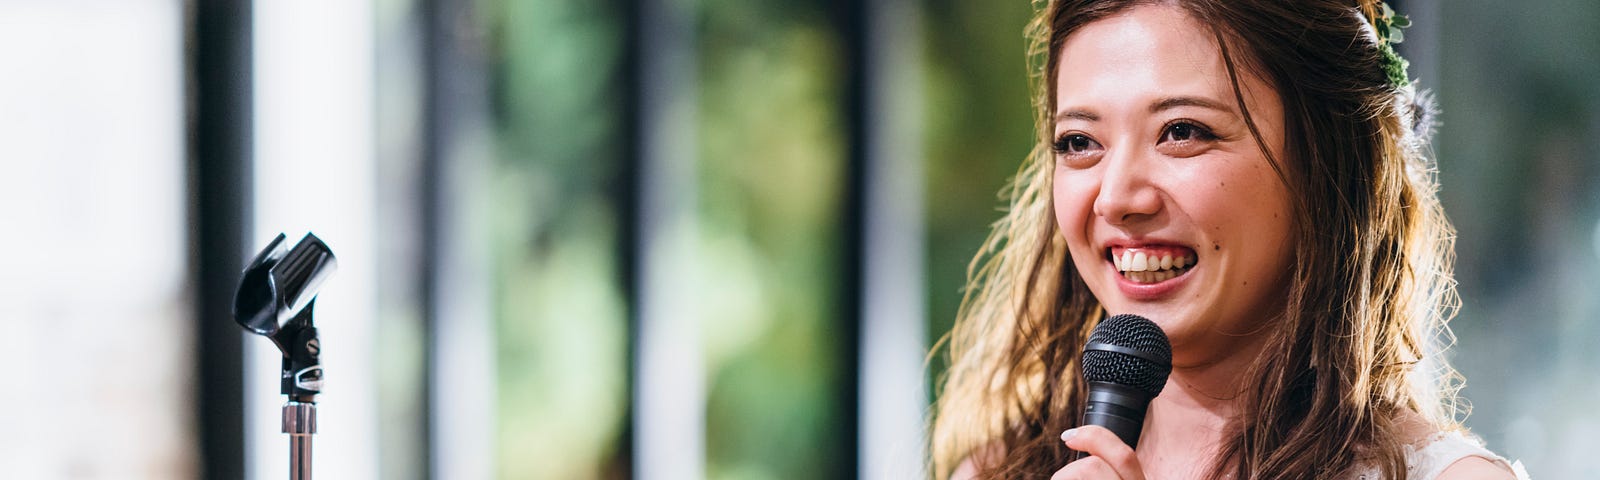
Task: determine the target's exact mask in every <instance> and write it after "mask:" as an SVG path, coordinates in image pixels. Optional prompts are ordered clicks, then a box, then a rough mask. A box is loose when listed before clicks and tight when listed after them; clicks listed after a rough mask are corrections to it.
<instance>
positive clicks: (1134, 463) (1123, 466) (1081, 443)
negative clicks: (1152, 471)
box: [1061, 425, 1144, 480]
mask: <svg viewBox="0 0 1600 480" xmlns="http://www.w3.org/2000/svg"><path fill="white" fill-rule="evenodd" d="M1061 440H1062V441H1065V442H1066V443H1067V448H1071V449H1073V450H1077V451H1080V452H1084V453H1088V454H1089V455H1093V456H1094V457H1095V458H1099V459H1100V460H1102V461H1104V462H1105V463H1106V464H1107V465H1109V466H1110V467H1111V469H1112V470H1114V471H1116V473H1117V476H1118V477H1120V478H1122V479H1123V480H1141V479H1143V478H1144V469H1143V468H1140V466H1139V457H1138V456H1136V455H1134V453H1133V448H1132V447H1129V446H1128V444H1126V443H1122V439H1121V438H1118V437H1117V434H1115V433H1111V431H1110V430H1106V429H1105V427H1101V426H1098V425H1085V426H1082V427H1078V428H1074V429H1071V430H1067V431H1065V432H1062V433H1061ZM1079 461H1080V462H1081V461H1082V460H1079ZM1073 463H1078V462H1073Z"/></svg>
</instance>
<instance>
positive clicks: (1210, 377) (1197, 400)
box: [1138, 335, 1265, 479]
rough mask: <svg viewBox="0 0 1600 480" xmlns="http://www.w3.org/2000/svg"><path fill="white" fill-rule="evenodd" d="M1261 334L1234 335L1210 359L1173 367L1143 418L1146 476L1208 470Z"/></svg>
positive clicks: (1261, 340)
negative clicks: (1223, 351) (1229, 343)
mask: <svg viewBox="0 0 1600 480" xmlns="http://www.w3.org/2000/svg"><path fill="white" fill-rule="evenodd" d="M1264 337H1265V335H1255V336H1252V337H1251V338H1248V339H1243V338H1241V339H1239V340H1242V341H1240V342H1236V343H1235V344H1234V346H1235V347H1236V348H1234V349H1232V350H1231V351H1229V352H1227V353H1226V354H1225V355H1220V356H1217V357H1215V358H1214V359H1212V360H1211V361H1206V362H1201V363H1197V364H1190V365H1181V366H1174V367H1173V369H1172V374H1171V375H1169V376H1168V377H1167V384H1166V387H1164V388H1163V389H1162V391H1161V394H1160V395H1158V396H1157V397H1156V398H1155V399H1153V400H1151V401H1150V408H1149V411H1148V413H1147V414H1146V417H1145V424H1144V432H1143V433H1142V434H1141V435H1140V441H1139V448H1138V455H1139V460H1140V462H1141V463H1142V464H1143V465H1144V466H1145V474H1146V476H1147V477H1149V478H1173V479H1180V478H1201V477H1203V476H1204V475H1206V474H1207V473H1209V472H1210V470H1211V464H1212V461H1213V460H1214V459H1215V457H1216V455H1217V453H1218V447H1219V446H1220V445H1221V442H1222V436H1223V434H1224V432H1225V431H1226V430H1227V427H1228V422H1230V421H1232V419H1233V417H1234V415H1235V413H1236V412H1237V411H1238V408H1239V402H1240V401H1241V400H1242V399H1243V398H1244V393H1245V388H1247V387H1248V386H1249V385H1251V383H1250V382H1248V381H1247V380H1248V379H1247V378H1246V377H1247V376H1248V375H1246V373H1247V372H1248V371H1249V367H1250V365H1252V364H1253V363H1254V362H1255V361H1256V358H1257V355H1258V354H1259V353H1260V351H1261V349H1262V347H1263V343H1264V342H1265V338H1264Z"/></svg>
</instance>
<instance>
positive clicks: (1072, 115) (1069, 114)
mask: <svg viewBox="0 0 1600 480" xmlns="http://www.w3.org/2000/svg"><path fill="white" fill-rule="evenodd" d="M1067 120H1085V121H1090V122H1098V121H1100V116H1099V115H1096V114H1095V113H1094V112H1091V111H1088V110H1082V109H1072V110H1062V111H1061V112H1060V113H1056V123H1061V122H1064V121H1067Z"/></svg>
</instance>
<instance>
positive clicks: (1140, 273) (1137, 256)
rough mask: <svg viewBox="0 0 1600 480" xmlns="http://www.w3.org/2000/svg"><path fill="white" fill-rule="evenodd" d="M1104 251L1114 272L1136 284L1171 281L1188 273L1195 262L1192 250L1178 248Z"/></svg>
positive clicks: (1130, 248)
mask: <svg viewBox="0 0 1600 480" xmlns="http://www.w3.org/2000/svg"><path fill="white" fill-rule="evenodd" d="M1107 250H1108V252H1107V256H1109V257H1110V259H1111V263H1112V264H1113V265H1115V266H1116V268H1117V272H1118V273H1119V274H1121V275H1122V277H1123V278H1126V279H1128V281H1131V282H1133V283H1137V284H1153V283H1161V282H1165V281H1167V280H1171V279H1172V278H1173V277H1177V276H1181V275H1183V274H1185V273H1188V272H1189V270H1190V269H1192V268H1194V265H1195V262H1196V261H1198V256H1197V255H1195V253H1194V250H1192V249H1190V248H1188V247H1180V246H1169V245H1162V246H1154V245H1150V246H1141V247H1111V248H1109V249H1107Z"/></svg>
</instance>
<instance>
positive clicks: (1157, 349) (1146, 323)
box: [1083, 314, 1172, 447]
mask: <svg viewBox="0 0 1600 480" xmlns="http://www.w3.org/2000/svg"><path fill="white" fill-rule="evenodd" d="M1171 372H1172V344H1171V343H1170V342H1169V341H1168V340H1167V334H1166V333H1165V332H1162V331H1161V327H1159V326H1156V324H1155V323H1154V322H1151V321H1150V320H1149V319H1147V318H1144V317H1141V316H1138V315H1126V314H1124V315H1117V316H1113V317H1111V318H1107V319H1105V320H1103V321H1101V322H1100V324H1099V325H1096V326H1095V327H1094V332H1092V333H1090V334H1089V342H1088V343H1086V344H1084V346H1083V379H1084V380H1086V381H1088V383H1089V397H1088V405H1087V407H1086V408H1085V409H1084V411H1083V424H1084V425H1099V426H1102V427H1105V428H1106V429H1107V430H1111V432H1112V433H1116V434H1117V437H1119V438H1121V439H1122V441H1123V442H1124V443H1127V444H1128V446H1129V447H1138V446H1139V432H1140V431H1141V430H1144V414H1145V409H1146V408H1147V407H1149V406H1150V399H1152V398H1155V397H1156V395H1159V394H1161V388H1162V387H1164V386H1166V384H1167V374H1169V373H1171Z"/></svg>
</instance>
